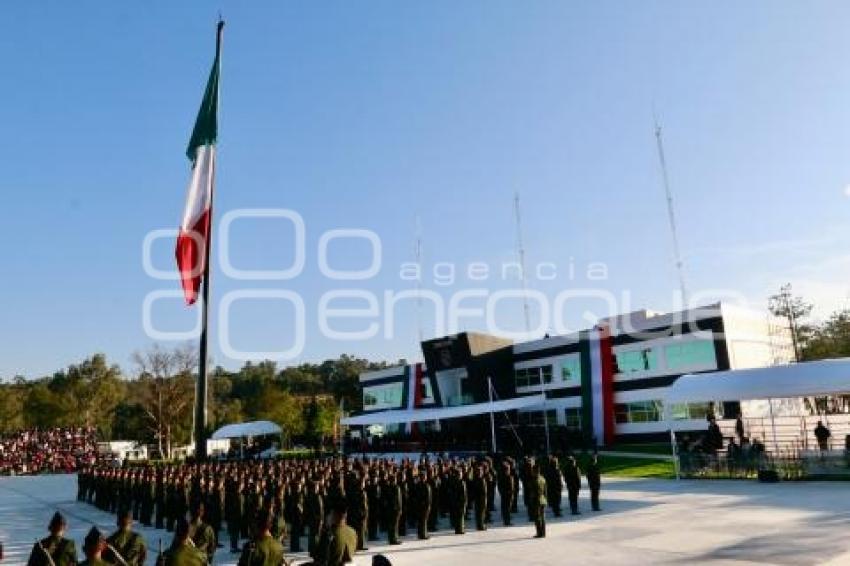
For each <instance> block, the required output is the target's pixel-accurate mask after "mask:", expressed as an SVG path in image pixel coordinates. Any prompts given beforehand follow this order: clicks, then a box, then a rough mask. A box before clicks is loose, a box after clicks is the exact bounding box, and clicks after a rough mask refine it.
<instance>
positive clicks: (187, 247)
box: [174, 209, 210, 305]
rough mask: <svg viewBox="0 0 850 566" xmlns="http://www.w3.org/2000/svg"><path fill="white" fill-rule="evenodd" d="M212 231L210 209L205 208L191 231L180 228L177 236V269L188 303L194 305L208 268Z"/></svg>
mask: <svg viewBox="0 0 850 566" xmlns="http://www.w3.org/2000/svg"><path fill="white" fill-rule="evenodd" d="M209 233H210V210H209V209H206V210H204V211H203V212H202V213H201V215H200V216H199V217H198V220H197V221H196V222H195V225H194V226H192V229H191V230H190V231H188V232H187V231H185V230H180V234H179V235H178V236H177V248H176V249H175V251H174V255H175V257H176V258H177V270H178V271H179V272H180V283H181V284H182V285H183V296H184V297H185V298H186V304H187V305H192V304H194V303H195V301H196V300H198V289H200V288H201V278H202V276H203V274H204V269H205V268H206V259H207V257H206V249H207V240H208V239H209Z"/></svg>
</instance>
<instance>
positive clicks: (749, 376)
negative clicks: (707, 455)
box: [665, 358, 850, 407]
mask: <svg viewBox="0 0 850 566" xmlns="http://www.w3.org/2000/svg"><path fill="white" fill-rule="evenodd" d="M840 393H850V358H838V359H834V360H821V361H816V362H803V363H798V364H790V365H783V366H772V367H763V368H753V369H738V370H728V371H715V372H710V373H698V374H687V375H683V376H682V377H680V378H679V379H677V380H676V381H675V383H673V385H671V386H670V387H669V388H668V389H667V394H666V396H665V398H666V403H665V405H666V406H667V407H669V406H670V405H671V404H676V403H689V402H700V401H702V402H705V401H715V400H722V401H748V400H753V399H781V398H788V397H815V396H819V395H835V394H840Z"/></svg>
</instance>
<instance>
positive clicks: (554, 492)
mask: <svg viewBox="0 0 850 566" xmlns="http://www.w3.org/2000/svg"><path fill="white" fill-rule="evenodd" d="M546 489H547V490H548V491H547V493H546V495H547V499H548V500H549V506H550V507H551V508H552V513H554V514H555V516H556V517H560V516H561V491H563V489H564V481H563V479H561V470H560V467H559V466H558V459H557V458H556V457H555V456H549V465H548V466H546Z"/></svg>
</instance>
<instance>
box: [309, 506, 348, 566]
mask: <svg viewBox="0 0 850 566" xmlns="http://www.w3.org/2000/svg"><path fill="white" fill-rule="evenodd" d="M356 546H357V534H356V533H355V532H354V529H352V528H351V527H349V526H348V525H347V524H346V508H345V506H344V505H339V504H338V505H337V506H336V507H335V508H334V510H333V513H332V514H331V521H330V524H329V525H328V526H327V528H326V529H325V531H324V533H323V534H322V540H321V543H320V550H319V557H318V559H317V560H316V563H317V564H319V565H321V566H342V565H343V564H346V563H349V562H351V561H352V560H353V559H354V553H355V552H356V549H355V547H356Z"/></svg>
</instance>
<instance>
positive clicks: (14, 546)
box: [0, 476, 850, 566]
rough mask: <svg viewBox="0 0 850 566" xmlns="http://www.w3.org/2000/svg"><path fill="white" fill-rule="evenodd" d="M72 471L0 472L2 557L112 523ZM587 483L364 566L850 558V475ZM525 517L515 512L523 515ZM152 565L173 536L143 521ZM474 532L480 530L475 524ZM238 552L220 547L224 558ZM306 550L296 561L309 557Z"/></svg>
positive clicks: (362, 560) (363, 556) (361, 560)
mask: <svg viewBox="0 0 850 566" xmlns="http://www.w3.org/2000/svg"><path fill="white" fill-rule="evenodd" d="M75 495H76V478H75V476H40V477H19V478H0V541H2V542H3V544H4V545H5V549H6V560H4V564H22V563H25V562H26V556H27V554H28V553H29V550H30V548H31V546H32V543H33V541H34V540H35V539H36V537H41V536H44V534H45V533H46V530H45V527H46V524H47V522H48V520H49V518H50V516H51V514H52V513H53V512H54V510H56V509H59V510H60V511H61V512H62V513H64V514H65V515H66V517H67V518H68V523H69V526H70V531H69V536H72V537H73V538H74V539H75V540H76V542H77V548H78V550H80V549H81V547H82V539H83V537H84V536H85V532H86V531H88V529H89V528H90V527H91V525H92V524H96V525H98V526H99V527H101V528H103V529H105V530H108V531H111V530H112V529H113V523H114V518H113V517H112V516H111V515H107V514H106V513H103V512H100V511H98V510H96V509H95V508H94V507H92V506H89V505H86V504H82V503H78V502H77V501H76V500H75ZM586 495H587V493H586V490H583V493H582V496H583V499H582V502H581V505H582V508H583V509H584V510H585V511H584V513H583V514H582V515H581V516H580V517H577V518H575V517H569V518H565V519H561V520H558V521H557V522H556V521H555V520H553V519H551V518H550V519H549V520H548V532H547V535H548V536H547V538H546V539H544V540H536V539H533V538H532V537H533V535H534V528H533V525H531V524H528V523H523V522H522V521H521V520H518V521H517V523H519V526H513V527H507V528H503V527H500V526H495V527H493V528H491V529H490V530H488V531H486V532H475V531H474V530H472V531H468V533H467V534H466V535H465V536H457V535H454V534H449V532H448V531H441V532H438V533H435V534H434V535H433V536H432V538H431V540H429V541H417V540H413V539H411V538H410V537H408V538H405V539H404V544H403V545H401V546H399V547H392V548H391V549H390V547H387V545H386V543H385V542H383V541H382V542H380V543H373V544H372V547H371V549H370V550H369V551H368V552H365V553H360V554H358V556H357V559H356V564H360V565H368V564H370V563H371V554H373V553H377V552H385V553H386V554H387V555H388V556H389V557H390V558H391V560H392V562H393V564H394V565H398V566H404V565H413V564H441V565H451V564H462V565H463V566H478V565H488V566H489V565H501V564H504V565H508V564H511V565H516V564H520V565H531V564H605V565H616V564H624V565H625V564H628V565H630V566H632V565H635V564H695V563H704V562H711V563H713V564H844V565H847V564H850V534H848V533H850V487H848V485H847V484H846V483H844V482H821V483H780V484H760V483H757V482H753V481H723V480H718V481H707V480H703V481H683V482H674V481H665V480H613V479H609V480H605V481H604V483H603V500H602V505H603V511H602V512H601V513H591V512H590V511H589V507H590V504H589V502H588V501H587V499H586V498H585V496H586ZM523 516H524V515H523V514H520V515H519V516H518V517H517V518H518V519H521V518H522V517H523ZM137 527H138V528H139V530H140V532H142V533H143V534H144V535H145V538H146V539H147V541H148V546H149V549H150V553H149V563H150V564H153V563H154V560H155V557H156V548H157V544H158V541H159V539H160V537H163V544H164V545H167V543H168V541H169V540H170V536H168V538H166V536H167V534H166V533H165V532H164V531H157V530H154V529H146V528H143V527H141V526H138V525H137ZM473 527H474V525H473ZM235 561H236V557H235V556H234V555H231V554H230V553H228V552H226V551H225V549H221V550H220V551H219V553H218V555H217V561H216V562H217V564H234V563H235ZM306 561H307V560H306V557H304V556H303V555H301V557H300V559H298V560H296V564H299V563H305V562H306Z"/></svg>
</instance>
